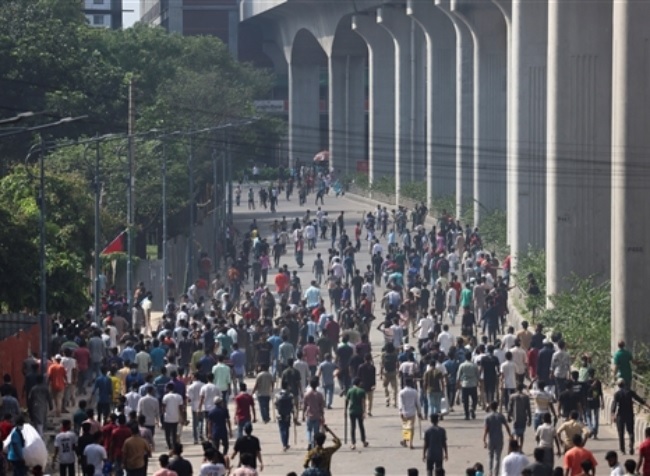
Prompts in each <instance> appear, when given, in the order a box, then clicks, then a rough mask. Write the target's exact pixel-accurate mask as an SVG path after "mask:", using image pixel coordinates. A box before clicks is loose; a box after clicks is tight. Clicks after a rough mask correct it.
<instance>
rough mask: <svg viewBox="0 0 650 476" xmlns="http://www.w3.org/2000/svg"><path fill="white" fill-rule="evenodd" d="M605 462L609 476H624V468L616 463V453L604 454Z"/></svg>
mask: <svg viewBox="0 0 650 476" xmlns="http://www.w3.org/2000/svg"><path fill="white" fill-rule="evenodd" d="M605 461H607V464H608V465H609V469H610V471H611V473H610V476H625V468H623V466H622V465H621V463H619V462H618V453H617V452H616V451H608V452H607V453H606V454H605Z"/></svg>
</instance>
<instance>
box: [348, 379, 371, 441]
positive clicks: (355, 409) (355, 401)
mask: <svg viewBox="0 0 650 476" xmlns="http://www.w3.org/2000/svg"><path fill="white" fill-rule="evenodd" d="M360 385H361V379H360V378H358V377H357V378H355V379H354V381H353V382H352V388H350V389H349V390H348V393H347V395H346V397H345V410H346V413H347V415H348V416H349V418H350V441H351V442H352V445H351V446H350V449H352V450H355V449H356V448H357V445H356V442H357V437H356V435H357V431H356V429H357V425H359V432H360V433H361V442H362V443H363V447H364V448H366V447H367V446H368V441H367V440H366V428H365V427H364V425H363V420H364V418H365V416H366V392H364V390H363V389H362V388H361V387H360Z"/></svg>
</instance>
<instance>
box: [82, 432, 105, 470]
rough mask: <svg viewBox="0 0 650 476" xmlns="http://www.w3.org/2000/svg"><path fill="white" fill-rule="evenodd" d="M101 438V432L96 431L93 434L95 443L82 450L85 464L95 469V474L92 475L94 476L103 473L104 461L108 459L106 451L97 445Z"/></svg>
mask: <svg viewBox="0 0 650 476" xmlns="http://www.w3.org/2000/svg"><path fill="white" fill-rule="evenodd" d="M101 438H102V432H101V431H98V432H97V433H95V441H94V442H93V443H91V444H89V445H88V446H86V448H85V449H84V456H85V459H86V464H87V465H88V466H94V467H95V472H94V473H93V475H94V476H102V474H103V471H104V461H106V459H107V458H108V455H107V454H106V450H105V449H104V447H103V446H102V445H100V444H99V442H100V440H101Z"/></svg>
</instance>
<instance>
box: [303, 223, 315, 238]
mask: <svg viewBox="0 0 650 476" xmlns="http://www.w3.org/2000/svg"><path fill="white" fill-rule="evenodd" d="M305 238H306V239H308V240H309V239H311V238H316V229H315V228H314V225H307V226H306V227H305Z"/></svg>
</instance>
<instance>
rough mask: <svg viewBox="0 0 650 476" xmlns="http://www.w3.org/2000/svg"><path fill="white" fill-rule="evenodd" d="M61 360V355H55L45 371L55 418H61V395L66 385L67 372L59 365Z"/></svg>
mask: <svg viewBox="0 0 650 476" xmlns="http://www.w3.org/2000/svg"><path fill="white" fill-rule="evenodd" d="M62 359H63V357H62V356H61V354H57V355H56V356H55V357H54V363H53V364H52V365H50V367H49V368H48V369H47V378H48V381H49V382H50V391H51V392H52V399H53V400H54V414H55V416H56V417H57V418H58V417H60V416H61V409H62V406H63V394H64V392H65V386H66V384H67V383H68V377H67V372H66V370H65V367H64V366H63V365H61V360H62Z"/></svg>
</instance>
